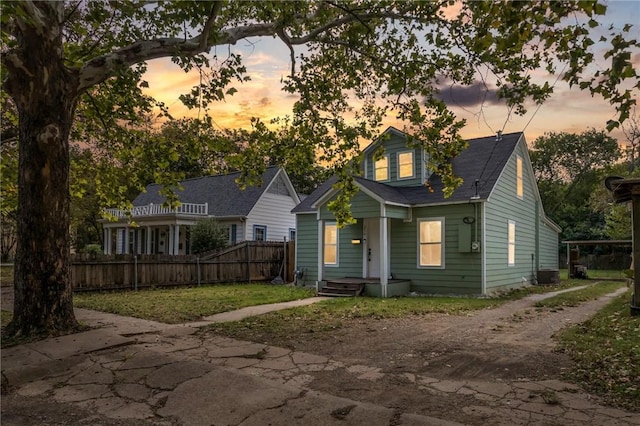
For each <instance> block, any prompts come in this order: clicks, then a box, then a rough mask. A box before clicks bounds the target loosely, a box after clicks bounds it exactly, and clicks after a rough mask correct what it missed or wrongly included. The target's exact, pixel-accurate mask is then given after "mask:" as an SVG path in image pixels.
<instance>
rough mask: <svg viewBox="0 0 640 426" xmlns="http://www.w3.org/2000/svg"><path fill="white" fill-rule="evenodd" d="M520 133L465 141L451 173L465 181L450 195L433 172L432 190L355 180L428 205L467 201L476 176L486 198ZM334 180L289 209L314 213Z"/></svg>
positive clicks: (385, 195) (391, 198) (386, 196)
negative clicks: (316, 203) (446, 193)
mask: <svg viewBox="0 0 640 426" xmlns="http://www.w3.org/2000/svg"><path fill="white" fill-rule="evenodd" d="M522 136H523V134H522V132H517V133H509V134H505V135H502V139H501V140H499V141H498V140H497V138H496V136H495V135H493V136H487V137H482V138H476V139H470V140H468V141H467V142H468V147H467V149H465V150H464V151H462V152H461V153H460V154H459V155H458V156H457V157H455V158H454V159H453V172H454V174H455V175H456V176H458V177H461V178H462V179H463V181H464V182H463V184H462V185H461V186H460V187H459V188H457V189H456V190H455V191H454V193H453V195H452V196H451V197H449V198H445V197H444V193H443V192H442V189H443V187H444V185H443V183H442V179H441V178H440V176H438V175H437V174H435V173H434V174H432V175H431V177H430V182H431V187H432V188H433V192H430V191H429V189H428V188H427V187H424V186H411V187H397V186H395V187H394V186H390V185H386V184H384V183H380V182H375V181H372V180H368V179H364V178H362V177H356V178H355V180H356V182H357V183H358V184H359V185H361V186H362V187H363V188H366V189H367V190H368V191H371V192H373V193H374V194H376V195H377V196H378V197H380V198H382V199H383V200H385V201H386V202H391V203H399V204H408V205H429V204H447V203H457V202H461V201H468V200H469V199H470V198H471V197H473V196H474V195H475V194H476V187H475V181H476V179H477V180H478V195H479V197H480V199H483V200H486V199H487V198H488V197H489V195H490V194H491V192H492V191H493V187H494V186H495V184H496V182H497V181H498V178H499V177H500V174H501V173H502V170H503V169H504V167H505V165H506V164H507V161H508V160H509V158H510V157H511V155H512V154H513V151H514V150H515V148H516V146H517V144H518V141H519V140H520V138H521V137H522ZM336 181H337V179H336V178H332V179H330V180H329V181H327V182H325V184H323V185H321V186H320V187H319V188H318V189H316V190H315V191H314V192H313V193H311V195H309V196H308V197H307V198H305V199H304V200H303V201H302V202H301V203H300V204H299V205H298V206H297V207H296V208H295V209H293V211H292V212H293V213H305V212H313V211H314V209H313V208H312V207H311V206H312V205H313V204H314V203H315V202H316V201H317V200H318V199H319V198H320V197H322V195H324V194H325V193H326V192H327V191H329V190H330V189H331V186H332V185H333V184H334V183H335V182H336Z"/></svg>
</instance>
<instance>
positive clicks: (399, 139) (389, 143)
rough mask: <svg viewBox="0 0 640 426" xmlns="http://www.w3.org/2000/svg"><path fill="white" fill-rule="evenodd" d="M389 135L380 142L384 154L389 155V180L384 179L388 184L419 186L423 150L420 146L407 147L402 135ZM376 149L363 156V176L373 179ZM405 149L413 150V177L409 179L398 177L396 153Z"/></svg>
mask: <svg viewBox="0 0 640 426" xmlns="http://www.w3.org/2000/svg"><path fill="white" fill-rule="evenodd" d="M390 136H391V137H390V138H389V139H387V140H384V141H383V142H382V145H383V146H384V150H385V154H387V155H389V180H388V181H384V183H385V184H387V185H390V186H419V185H422V182H423V179H422V170H423V167H422V165H423V163H424V158H423V150H422V149H421V148H409V147H407V139H406V137H404V136H400V135H396V134H393V133H392V134H391V135H390ZM375 151H376V149H374V150H373V151H372V152H370V153H369V154H368V155H367V156H366V158H365V164H366V166H365V170H366V175H365V178H367V179H370V180H375V178H374V161H373V156H374V153H375ZM405 151H413V170H414V177H413V178H410V179H398V153H399V152H405Z"/></svg>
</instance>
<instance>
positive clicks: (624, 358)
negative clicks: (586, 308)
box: [560, 294, 640, 411]
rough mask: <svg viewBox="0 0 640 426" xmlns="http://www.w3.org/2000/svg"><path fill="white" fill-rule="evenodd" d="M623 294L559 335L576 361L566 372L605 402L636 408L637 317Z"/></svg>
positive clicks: (639, 372) (639, 406)
mask: <svg viewBox="0 0 640 426" xmlns="http://www.w3.org/2000/svg"><path fill="white" fill-rule="evenodd" d="M629 300H630V296H629V294H624V295H622V296H620V297H618V298H616V299H614V301H613V302H612V303H611V304H609V305H608V306H607V307H605V308H604V309H602V310H601V311H599V312H598V313H597V314H596V315H595V316H594V317H593V318H591V319H590V320H588V321H586V322H584V323H583V324H581V325H578V326H576V327H572V328H570V329H568V330H566V331H565V332H563V333H562V334H561V335H560V342H561V345H562V348H563V349H564V350H565V351H567V353H568V354H569V355H570V356H571V357H572V358H573V360H574V361H575V363H576V365H575V368H573V369H572V370H571V371H570V372H568V373H567V376H568V378H569V379H571V380H573V381H576V382H578V383H580V384H581V385H582V386H584V387H585V388H586V389H588V390H589V391H590V392H593V393H595V394H598V395H600V396H602V397H604V398H605V399H606V400H607V401H608V402H609V403H611V404H614V405H618V406H621V407H624V408H626V409H630V410H634V411H640V317H638V316H636V317H632V316H630V315H629Z"/></svg>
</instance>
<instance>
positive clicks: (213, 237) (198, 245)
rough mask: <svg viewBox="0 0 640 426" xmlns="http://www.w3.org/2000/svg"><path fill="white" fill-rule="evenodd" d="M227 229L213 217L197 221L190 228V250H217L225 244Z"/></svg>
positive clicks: (197, 251) (195, 251) (199, 251)
mask: <svg viewBox="0 0 640 426" xmlns="http://www.w3.org/2000/svg"><path fill="white" fill-rule="evenodd" d="M227 241H228V235H227V229H226V228H224V227H222V226H220V224H219V223H218V221H217V220H215V219H212V218H211V219H205V220H201V221H199V222H198V223H197V224H196V226H194V227H193V228H192V229H191V252H192V253H202V252H203V251H211V250H218V249H221V248H224V247H226V246H227Z"/></svg>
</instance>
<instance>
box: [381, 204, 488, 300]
mask: <svg viewBox="0 0 640 426" xmlns="http://www.w3.org/2000/svg"><path fill="white" fill-rule="evenodd" d="M480 210H481V209H478V215H479V214H480ZM430 217H444V218H445V255H444V264H445V267H444V268H443V269H437V268H419V267H418V239H417V238H418V237H417V232H418V219H421V218H430ZM464 217H474V207H473V205H472V204H461V205H450V206H434V207H421V208H416V209H414V210H413V220H412V221H411V222H404V221H401V220H392V221H391V266H390V271H391V274H392V276H393V278H394V279H406V280H411V291H416V292H419V293H438V294H451V293H456V294H480V293H481V291H482V281H481V279H482V274H481V270H482V265H481V262H482V256H481V254H480V253H460V252H459V250H458V240H459V236H458V231H459V227H460V226H462V225H463V226H467V227H470V228H471V230H470V232H471V235H472V238H473V236H474V233H475V224H473V225H469V224H465V223H464V222H463V218H464ZM478 222H481V218H480V217H479V216H478ZM478 234H480V226H478ZM477 238H478V240H479V235H478V237H477Z"/></svg>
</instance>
